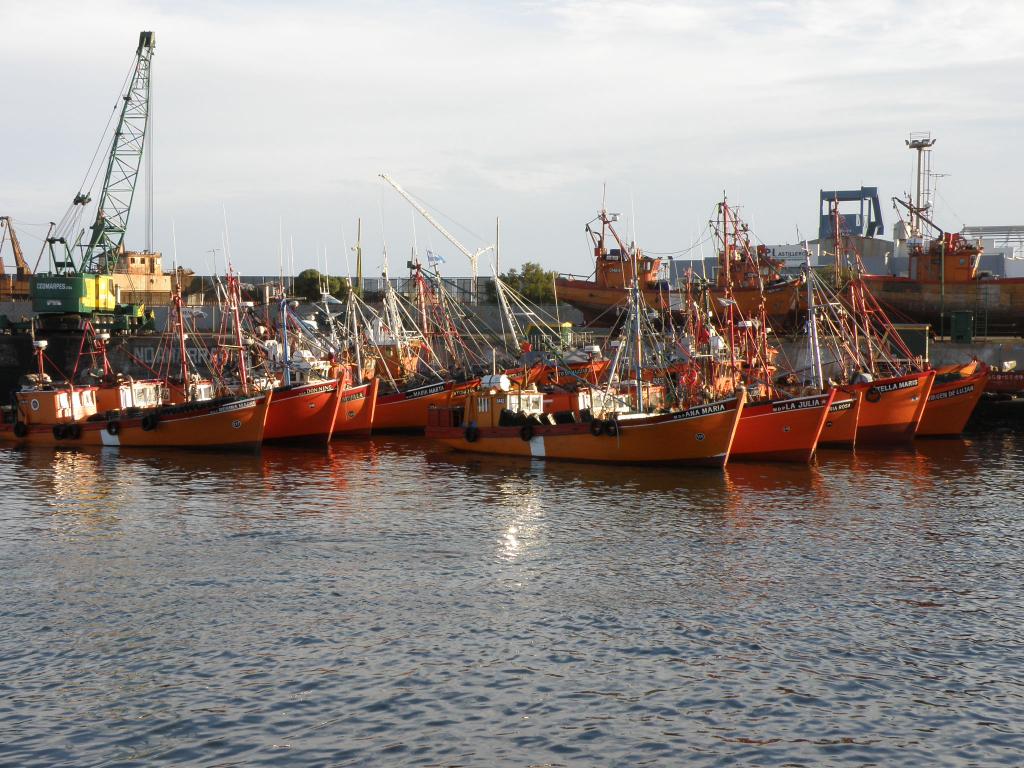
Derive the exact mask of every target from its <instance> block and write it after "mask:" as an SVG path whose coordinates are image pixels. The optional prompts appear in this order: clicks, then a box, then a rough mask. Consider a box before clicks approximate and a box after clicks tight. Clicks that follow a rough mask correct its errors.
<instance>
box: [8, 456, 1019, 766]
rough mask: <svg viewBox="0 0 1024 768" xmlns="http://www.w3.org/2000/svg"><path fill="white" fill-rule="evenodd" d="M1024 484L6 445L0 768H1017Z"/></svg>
mask: <svg viewBox="0 0 1024 768" xmlns="http://www.w3.org/2000/svg"><path fill="white" fill-rule="evenodd" d="M1022 459H1024V439H1022V438H1015V437H1012V436H1011V437H1007V436H1003V437H997V436H993V437H986V438H982V439H975V440H968V441H959V440H957V441H943V442H931V443H920V444H919V445H918V446H917V447H916V448H915V449H911V450H895V451H880V452H870V451H858V452H857V453H856V454H855V455H851V454H849V453H843V452H827V453H824V454H823V455H821V456H820V457H819V459H818V463H817V465H816V466H812V467H809V468H805V467H772V466H766V465H740V464H736V465H733V466H731V467H729V468H728V470H726V471H725V472H724V473H723V472H719V471H713V470H709V471H692V470H691V471H683V470H664V469H643V468H642V469H628V470H627V469H612V468H605V467H598V466H589V465H575V464H557V463H549V464H544V463H540V462H530V461H528V460H522V461H516V460H510V459H482V460H481V459H474V458H468V457H464V456H459V455H457V454H449V453H446V452H443V451H440V450H436V449H433V448H431V447H430V446H429V444H428V443H426V442H425V441H423V440H421V439H396V440H384V441H382V440H373V441H372V442H366V443H354V442H353V443H337V444H335V445H334V446H333V447H332V448H331V449H330V450H329V451H328V452H319V451H310V450H285V449H265V450H264V452H263V454H262V455H260V456H222V455H216V454H194V455H188V454H185V455H182V454H172V453H167V454H153V455H144V454H133V453H129V452H122V453H117V452H116V451H102V452H96V453H73V452H57V453H53V452H49V451H11V450H0V492H2V494H3V502H2V512H0V525H2V531H3V537H2V539H0V569H2V570H0V572H2V574H3V577H4V583H3V591H2V593H0V630H2V631H0V764H4V765H17V766H34V765H39V766H57V765H74V766H101V765H102V766H110V765H118V766H136V765H137V766H152V765H176V766H177V765H202V766H214V765H246V766H249V765H273V766H288V765H302V766H306V765H332V766H344V765H372V766H383V765H387V766H390V765H397V766H404V765H438V766H441V765H443V766H455V765H459V766H530V765H551V766H555V765H580V766H597V765H616V766H642V765H658V766H662V765H680V764H686V765H691V764H692V765H704V766H722V765H744V766H747V765H764V766H775V765H777V766H784V765H786V766H800V765H804V766H819V765H879V766H891V765H929V766H932V765H979V766H981V765H985V766H988V765H1014V766H1017V765H1021V764H1024V737H1022V736H1021V731H1022V728H1021V724H1022V723H1024V672H1022V670H1024V644H1022V632H1021V626H1022V625H1024V603H1022V600H1021V584H1022V575H1024V573H1022V571H1024V559H1022V547H1021V542H1022V540H1024V537H1022V527H1024V523H1022V515H1021V503H1020V500H1019V495H1018V494H1019V492H1020V489H1021V487H1022V480H1024V469H1022Z"/></svg>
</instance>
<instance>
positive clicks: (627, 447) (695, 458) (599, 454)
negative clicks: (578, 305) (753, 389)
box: [426, 389, 746, 467]
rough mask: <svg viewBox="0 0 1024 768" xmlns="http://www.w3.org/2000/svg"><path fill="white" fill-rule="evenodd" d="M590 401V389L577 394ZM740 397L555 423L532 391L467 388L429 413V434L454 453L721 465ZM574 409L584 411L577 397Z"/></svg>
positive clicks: (726, 455) (741, 394)
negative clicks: (457, 400) (515, 420)
mask: <svg viewBox="0 0 1024 768" xmlns="http://www.w3.org/2000/svg"><path fill="white" fill-rule="evenodd" d="M578 394H579V396H580V397H581V398H582V399H586V398H588V396H589V395H590V391H589V390H584V391H582V392H580V393H578ZM745 397H746V395H745V393H744V391H743V390H742V389H741V390H739V394H738V395H737V396H736V397H732V398H729V399H727V400H721V401H718V402H714V403H708V404H706V405H700V406H696V407H693V408H688V409H686V410H681V411H675V412H669V413H662V414H653V415H652V414H647V413H612V414H609V418H607V419H593V420H590V421H586V420H582V419H581V420H573V421H572V422H571V423H556V421H555V419H554V418H553V417H551V416H549V415H548V414H545V413H544V410H543V408H544V395H543V393H540V392H536V391H525V392H523V391H520V392H500V391H493V390H492V391H489V392H472V393H470V394H469V396H468V397H467V398H466V403H465V405H464V406H463V408H461V409H460V408H435V409H432V410H431V411H430V423H429V424H428V426H427V431H426V434H427V437H429V438H431V439H433V440H437V441H438V442H440V443H443V444H444V445H447V446H449V447H450V448H453V449H455V450H458V451H467V452H471V453H486V454H499V455H508V456H523V457H531V458H545V459H565V460H571V461H596V462H608V463H618V464H675V465H694V466H714V467H723V466H725V464H726V462H727V461H728V458H729V449H730V447H731V445H732V441H733V437H734V436H735V434H736V427H737V424H738V423H739V419H740V414H741V413H742V412H743V403H744V399H745ZM581 406H585V407H581V408H580V409H579V411H580V412H589V411H590V407H589V404H584V403H582V402H581ZM507 413H515V414H525V415H526V417H527V418H528V419H530V421H529V422H528V423H526V424H522V425H508V426H504V425H503V421H502V419H503V414H507Z"/></svg>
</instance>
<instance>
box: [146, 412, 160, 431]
mask: <svg viewBox="0 0 1024 768" xmlns="http://www.w3.org/2000/svg"><path fill="white" fill-rule="evenodd" d="M159 423H160V417H159V416H157V415H156V414H155V413H147V414H146V415H145V416H143V417H142V431H143V432H152V431H153V430H154V429H156V425H157V424H159Z"/></svg>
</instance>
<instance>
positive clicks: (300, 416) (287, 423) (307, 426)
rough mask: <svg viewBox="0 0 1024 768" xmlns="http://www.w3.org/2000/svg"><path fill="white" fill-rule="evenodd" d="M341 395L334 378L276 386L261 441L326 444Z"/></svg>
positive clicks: (337, 381)
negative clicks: (288, 385)
mask: <svg viewBox="0 0 1024 768" xmlns="http://www.w3.org/2000/svg"><path fill="white" fill-rule="evenodd" d="M341 397H342V388H341V382H340V381H339V380H337V379H333V380H331V381H321V382H316V383H309V384H296V385H293V386H290V387H276V388H275V389H274V399H273V401H272V402H271V404H270V412H269V413H268V414H267V425H266V428H265V429H264V431H263V441H264V442H285V441H296V442H298V441H304V442H318V443H325V444H326V443H327V442H328V441H329V440H330V439H331V435H332V434H333V433H334V420H335V418H336V417H337V415H338V406H339V404H340V403H341Z"/></svg>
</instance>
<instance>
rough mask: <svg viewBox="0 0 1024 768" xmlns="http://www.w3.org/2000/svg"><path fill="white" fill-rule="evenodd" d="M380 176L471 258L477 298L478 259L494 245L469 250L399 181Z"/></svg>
mask: <svg viewBox="0 0 1024 768" xmlns="http://www.w3.org/2000/svg"><path fill="white" fill-rule="evenodd" d="M380 177H381V178H382V179H384V181H386V182H387V183H388V184H390V185H391V186H392V187H393V188H394V190H395V192H397V193H398V194H400V195H401V196H402V197H404V198H405V199H406V201H407V202H408V203H409V205H411V206H412V207H413V208H415V209H416V210H417V211H419V214H420V216H422V217H423V218H424V219H426V220H427V222H429V223H430V224H431V226H433V227H434V229H436V230H437V231H438V232H440V233H441V234H442V235H444V236H445V239H447V240H448V242H450V243H451V244H452V245H454V246H455V247H456V248H458V249H459V251H460V252H461V253H462V255H463V256H465V257H466V258H467V259H469V264H470V266H471V267H472V269H473V297H474V299H475V298H476V279H477V260H478V259H479V258H480V257H481V256H483V255H484V254H485V253H487V252H488V251H490V250H493V249H494V246H493V245H488V246H487V247H485V248H481V249H480V250H478V251H475V252H474V251H471V250H469V248H467V247H466V246H464V245H463V244H462V243H460V242H459V241H458V239H457V238H456V237H455V235H453V234H452V233H451V232H449V231H448V230H447V229H445V228H444V227H443V226H442V225H441V222H439V221H438V220H437V219H435V218H434V217H433V216H431V215H430V213H429V212H428V211H427V209H426V208H424V207H423V206H422V205H420V204H419V202H418V201H417V200H416V199H415V198H414V197H413V196H412V195H410V194H409V193H408V192H406V191H405V190H404V189H403V188H402V186H401V185H400V184H399V183H398V182H397V181H395V180H394V179H392V178H391V177H390V176H388V175H387V174H386V173H382V174H381V175H380Z"/></svg>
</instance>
